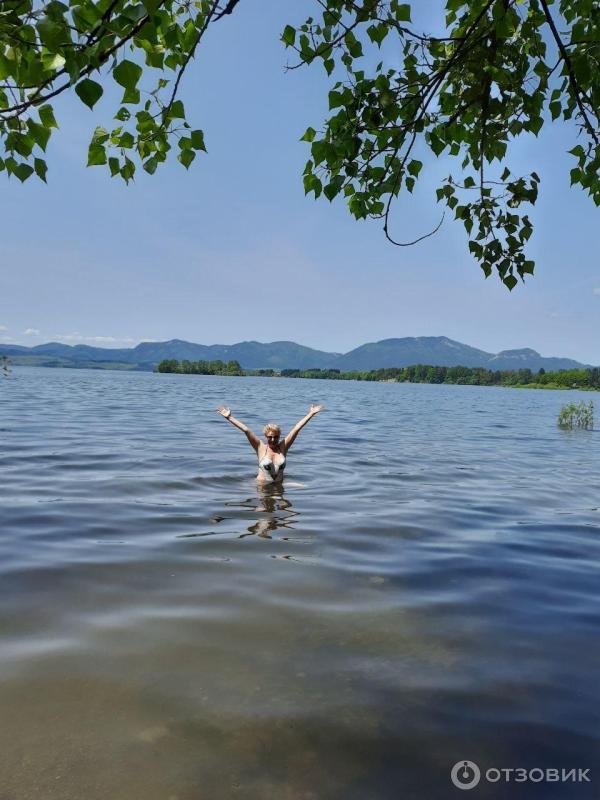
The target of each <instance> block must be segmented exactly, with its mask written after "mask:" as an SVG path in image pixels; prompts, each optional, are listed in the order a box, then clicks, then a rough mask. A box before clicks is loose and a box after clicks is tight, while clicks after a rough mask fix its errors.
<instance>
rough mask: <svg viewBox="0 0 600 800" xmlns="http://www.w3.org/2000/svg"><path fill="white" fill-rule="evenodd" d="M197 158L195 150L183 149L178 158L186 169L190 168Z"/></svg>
mask: <svg viewBox="0 0 600 800" xmlns="http://www.w3.org/2000/svg"><path fill="white" fill-rule="evenodd" d="M195 158H196V153H195V151H194V150H182V151H181V152H180V153H179V155H178V156H177V160H178V161H179V162H181V163H182V164H183V166H184V167H185V168H186V169H189V166H190V164H191V163H192V161H193V160H194V159H195Z"/></svg>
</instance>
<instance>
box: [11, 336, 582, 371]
mask: <svg viewBox="0 0 600 800" xmlns="http://www.w3.org/2000/svg"><path fill="white" fill-rule="evenodd" d="M2 355H4V356H7V357H8V358H9V359H10V360H11V362H12V363H13V364H17V365H18V364H22V365H30V366H42V367H80V368H82V367H88V368H89V367H91V368H96V369H119V368H120V369H137V370H152V369H154V368H155V367H156V365H157V364H158V363H159V362H160V361H162V360H163V359H167V358H169V359H177V360H178V361H181V360H184V359H188V360H189V361H214V360H216V359H221V360H223V361H231V360H234V361H239V363H240V364H241V365H242V367H244V368H245V369H269V368H270V369H311V368H321V369H339V370H342V371H346V370H370V369H378V368H380V367H407V366H410V365H412V364H429V365H433V366H439V367H454V366H463V367H485V368H486V369H491V370H512V369H531V370H533V371H534V372H537V371H538V370H539V369H541V368H544V369H545V370H546V371H547V372H550V371H553V370H559V369H576V368H581V367H587V366H588V365H587V364H581V363H580V362H578V361H574V360H573V359H570V358H545V357H544V356H541V355H540V354H539V353H538V352H536V351H535V350H531V349H529V348H524V349H522V350H503V351H502V352H500V353H487V352H486V351H485V350H478V349H477V348H475V347H470V346H469V345H466V344H461V343H460V342H456V341H454V340H453V339H448V338H447V337H446V336H417V337H412V336H407V337H404V338H401V339H383V340H382V341H380V342H371V343H369V344H363V345H361V346H360V347H357V348H355V349H354V350H351V351H350V352H349V353H328V352H325V351H322V350H314V349H312V348H310V347H304V346H303V345H300V344H296V343H295V342H269V343H262V342H239V343H238V344H232V345H220V344H213V345H204V344H194V343H193V342H185V341H182V340H181V339H171V340H170V341H168V342H142V343H141V344H138V345H137V347H132V348H122V349H113V348H104V347H90V346H89V345H82V344H78V345H68V344H61V343H60V342H49V343H47V344H40V345H36V346H35V347H25V346H22V345H10V344H5V345H0V356H2Z"/></svg>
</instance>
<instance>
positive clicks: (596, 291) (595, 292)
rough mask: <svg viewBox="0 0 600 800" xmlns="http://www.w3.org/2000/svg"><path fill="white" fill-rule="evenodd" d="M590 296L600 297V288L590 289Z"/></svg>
mask: <svg viewBox="0 0 600 800" xmlns="http://www.w3.org/2000/svg"><path fill="white" fill-rule="evenodd" d="M592 294H596V295H598V296H600V286H596V288H595V289H592Z"/></svg>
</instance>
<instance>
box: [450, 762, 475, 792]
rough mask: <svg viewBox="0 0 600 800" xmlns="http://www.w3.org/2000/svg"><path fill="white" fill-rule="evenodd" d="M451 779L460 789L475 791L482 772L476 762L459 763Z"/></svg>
mask: <svg viewBox="0 0 600 800" xmlns="http://www.w3.org/2000/svg"><path fill="white" fill-rule="evenodd" d="M450 778H451V779H452V783H453V784H454V785H455V786H456V787H458V788H459V789H473V788H474V787H475V786H477V784H478V783H479V781H480V779H481V770H480V769H479V767H478V766H477V764H475V762H474V761H457V762H456V764H455V765H454V766H453V767H452V772H451V773H450Z"/></svg>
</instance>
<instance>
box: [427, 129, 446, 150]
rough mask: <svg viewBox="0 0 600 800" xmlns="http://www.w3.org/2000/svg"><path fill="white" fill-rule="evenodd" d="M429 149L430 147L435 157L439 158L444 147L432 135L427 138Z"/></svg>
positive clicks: (438, 139) (440, 141)
mask: <svg viewBox="0 0 600 800" xmlns="http://www.w3.org/2000/svg"><path fill="white" fill-rule="evenodd" d="M429 147H431V149H432V150H433V152H434V153H435V154H436V156H439V154H440V153H441V152H442V150H443V149H444V148H445V147H446V145H445V143H444V142H442V140H441V139H440V138H439V137H438V136H436V135H435V134H434V133H432V134H430V136H429Z"/></svg>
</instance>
